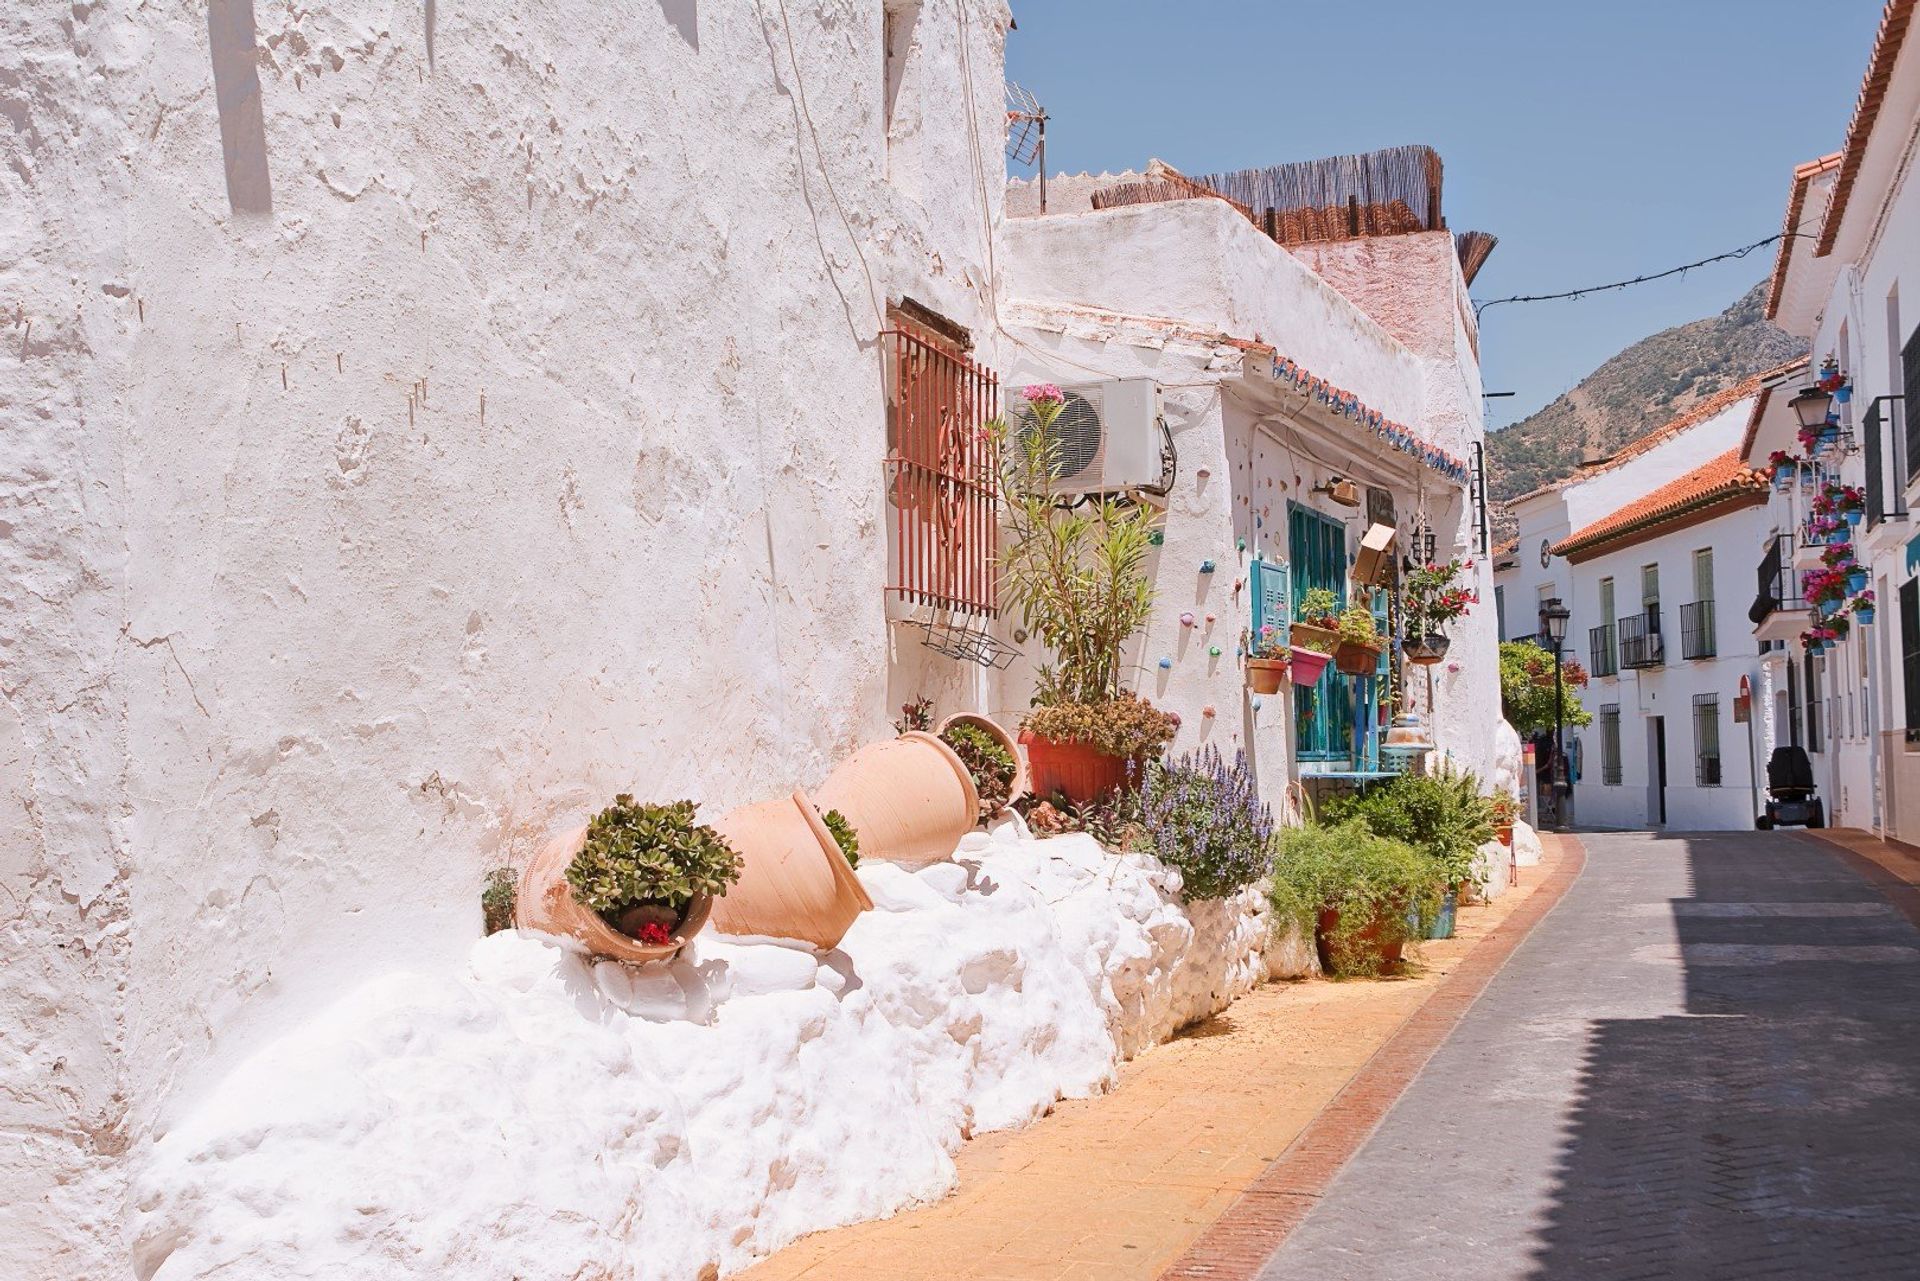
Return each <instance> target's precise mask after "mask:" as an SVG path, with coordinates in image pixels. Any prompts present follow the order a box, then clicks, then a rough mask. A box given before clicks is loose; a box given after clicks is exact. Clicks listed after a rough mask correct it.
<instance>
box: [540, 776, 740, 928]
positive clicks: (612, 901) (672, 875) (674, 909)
mask: <svg viewBox="0 0 1920 1281" xmlns="http://www.w3.org/2000/svg"><path fill="white" fill-rule="evenodd" d="M695 811H696V806H695V805H694V803H693V802H692V801H674V802H672V803H670V804H665V805H641V804H636V803H635V802H634V799H633V797H632V796H631V795H630V794H627V793H621V794H620V795H619V796H616V797H614V798H613V804H612V805H609V806H608V807H607V808H606V809H603V810H601V811H600V812H599V813H598V814H596V815H594V816H593V818H592V819H591V820H590V821H589V822H588V823H587V825H586V826H585V827H581V828H577V829H575V830H573V831H571V832H568V833H566V834H565V835H563V836H560V837H558V838H556V839H555V840H553V841H551V842H549V843H548V844H547V846H546V847H545V848H544V849H542V850H541V851H540V853H539V854H537V855H535V856H534V858H533V860H532V861H531V862H530V863H528V864H527V870H526V872H525V874H524V875H523V876H522V877H521V881H520V892H519V898H518V902H517V903H516V905H515V921H516V923H517V924H519V925H520V926H521V927H522V928H524V929H532V930H542V931H545V932H546V933H548V934H556V935H560V936H562V937H565V938H569V939H572V940H573V941H574V942H575V943H576V944H578V945H580V946H582V947H584V948H585V950H587V951H588V952H590V953H592V954H594V955H596V956H608V957H612V958H613V959H615V960H620V961H631V962H635V963H643V962H647V961H661V960H666V959H668V958H670V957H672V956H674V955H675V954H676V953H678V952H679V951H680V949H681V948H682V947H684V946H686V942H687V940H688V939H689V938H691V937H693V935H694V934H696V933H697V932H699V930H700V927H701V926H702V925H704V924H706V921H707V916H708V914H709V913H710V912H711V911H712V909H713V901H714V898H715V897H716V896H717V895H720V894H724V893H726V891H727V889H728V887H729V886H731V885H733V884H734V883H735V882H736V881H738V880H739V879H740V872H741V858H740V855H739V853H738V852H737V851H736V850H734V848H733V847H732V846H731V845H729V844H728V843H727V841H726V840H725V838H723V837H722V836H721V835H720V834H719V833H718V832H716V831H715V830H714V829H713V828H711V827H708V826H706V825H705V824H703V823H700V822H698V821H697V820H696V819H695V817H694V815H695Z"/></svg>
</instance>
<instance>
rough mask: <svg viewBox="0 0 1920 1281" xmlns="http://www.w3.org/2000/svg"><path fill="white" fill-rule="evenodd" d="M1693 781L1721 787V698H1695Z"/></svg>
mask: <svg viewBox="0 0 1920 1281" xmlns="http://www.w3.org/2000/svg"><path fill="white" fill-rule="evenodd" d="M1693 756H1694V766H1693V781H1694V782H1695V783H1697V784H1699V785H1700V786H1701V787H1718V786H1720V696H1719V695H1718V694H1695V695H1694V696H1693Z"/></svg>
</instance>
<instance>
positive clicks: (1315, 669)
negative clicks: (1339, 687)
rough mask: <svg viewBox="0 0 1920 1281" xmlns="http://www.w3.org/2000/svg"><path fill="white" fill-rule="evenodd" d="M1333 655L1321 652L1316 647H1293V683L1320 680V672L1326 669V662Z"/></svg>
mask: <svg viewBox="0 0 1920 1281" xmlns="http://www.w3.org/2000/svg"><path fill="white" fill-rule="evenodd" d="M1332 658H1333V655H1331V654H1323V653H1321V652H1320V651H1319V650H1317V649H1301V648H1300V647H1299V646H1298V645H1295V646H1294V647H1293V662H1292V663H1291V664H1289V665H1290V666H1291V667H1292V668H1293V683H1294V684H1295V685H1315V684H1318V683H1319V681H1320V673H1322V672H1324V671H1326V670H1327V663H1328V662H1329V661H1331V659H1332Z"/></svg>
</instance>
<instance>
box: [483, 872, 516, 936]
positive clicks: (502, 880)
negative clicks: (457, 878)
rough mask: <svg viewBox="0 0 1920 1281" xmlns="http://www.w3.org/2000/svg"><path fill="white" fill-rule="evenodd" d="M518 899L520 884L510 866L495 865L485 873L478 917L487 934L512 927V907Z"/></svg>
mask: <svg viewBox="0 0 1920 1281" xmlns="http://www.w3.org/2000/svg"><path fill="white" fill-rule="evenodd" d="M519 899H520V886H519V885H518V883H517V882H516V881H515V879H514V875H513V869H512V868H510V867H496V868H494V869H493V870H492V871H491V872H488V873H487V880H486V884H484V885H482V886H481V887H480V919H481V921H482V922H483V923H484V924H485V926H486V931H487V933H489V934H498V933H499V932H500V931H501V930H510V929H512V928H513V909H514V907H515V905H516V904H517V903H518V902H519Z"/></svg>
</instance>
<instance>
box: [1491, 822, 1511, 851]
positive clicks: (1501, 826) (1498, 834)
mask: <svg viewBox="0 0 1920 1281" xmlns="http://www.w3.org/2000/svg"><path fill="white" fill-rule="evenodd" d="M1493 835H1494V838H1495V839H1496V840H1498V841H1499V842H1500V843H1501V844H1502V845H1508V846H1511V845H1512V844H1513V824H1511V823H1495V824H1494V825H1493Z"/></svg>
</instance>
